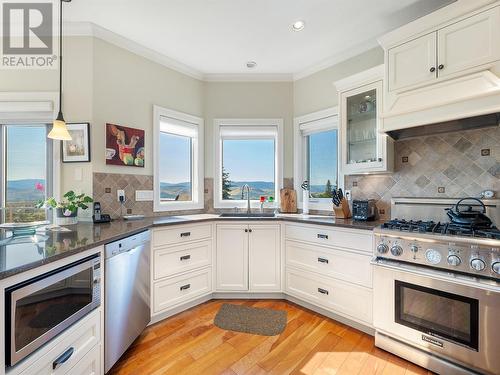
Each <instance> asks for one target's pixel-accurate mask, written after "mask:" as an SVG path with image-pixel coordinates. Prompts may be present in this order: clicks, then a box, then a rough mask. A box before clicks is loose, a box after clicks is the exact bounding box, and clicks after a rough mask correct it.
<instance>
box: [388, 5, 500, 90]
mask: <svg viewBox="0 0 500 375" xmlns="http://www.w3.org/2000/svg"><path fill="white" fill-rule="evenodd" d="M499 38H500V7H495V8H492V9H489V10H486V11H484V12H481V13H478V14H475V15H472V16H470V17H468V18H465V19H461V20H459V21H457V22H454V23H451V24H449V25H447V26H444V27H441V28H437V30H435V31H433V32H431V33H429V34H426V35H423V36H419V37H416V38H414V39H412V40H410V41H407V42H405V43H402V44H400V45H397V46H395V47H392V48H389V49H388V50H387V54H386V62H387V77H388V91H389V92H392V91H398V92H402V91H408V90H411V89H415V88H418V87H421V86H426V85H428V84H433V83H437V82H438V81H441V80H442V79H445V78H450V77H456V76H458V75H460V73H461V74H466V73H469V72H471V71H474V70H477V69H481V67H482V66H483V65H485V64H489V63H492V62H495V61H497V60H500V43H498V39H499Z"/></svg>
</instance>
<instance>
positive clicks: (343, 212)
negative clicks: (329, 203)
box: [333, 198, 352, 219]
mask: <svg viewBox="0 0 500 375" xmlns="http://www.w3.org/2000/svg"><path fill="white" fill-rule="evenodd" d="M333 211H334V212H335V217H336V218H338V219H349V218H351V217H352V215H351V210H350V208H349V203H348V202H347V200H346V199H345V198H343V199H342V200H341V201H340V206H339V207H337V206H335V205H333Z"/></svg>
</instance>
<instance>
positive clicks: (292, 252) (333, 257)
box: [285, 241, 372, 288]
mask: <svg viewBox="0 0 500 375" xmlns="http://www.w3.org/2000/svg"><path fill="white" fill-rule="evenodd" d="M285 247H286V264H287V266H292V267H295V268H301V269H304V270H306V271H312V272H318V273H320V274H321V275H325V276H331V277H335V278H337V279H341V280H344V281H349V282H352V283H355V284H359V285H362V286H366V287H368V288H371V287H372V265H371V264H370V260H371V255H362V254H358V253H352V252H350V251H344V250H338V249H334V248H332V249H329V248H324V247H320V246H315V245H307V244H304V243H300V242H293V241H286V246H285Z"/></svg>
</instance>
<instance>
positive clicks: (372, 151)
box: [335, 66, 394, 174]
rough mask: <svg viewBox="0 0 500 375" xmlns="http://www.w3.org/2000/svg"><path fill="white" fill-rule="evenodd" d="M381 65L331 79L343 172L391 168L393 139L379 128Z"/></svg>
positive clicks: (381, 170) (377, 171)
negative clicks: (336, 102)
mask: <svg viewBox="0 0 500 375" xmlns="http://www.w3.org/2000/svg"><path fill="white" fill-rule="evenodd" d="M383 74H384V68H383V66H378V67H375V68H373V69H369V70H367V71H365V72H362V73H359V74H356V75H353V76H351V77H348V78H345V79H343V80H341V81H337V82H335V86H336V87H337V90H338V92H339V105H340V139H341V143H340V144H341V159H342V172H343V174H358V173H382V172H391V171H392V168H393V164H394V163H393V141H392V139H391V138H390V137H388V136H387V135H385V134H382V133H381V132H380V130H381V128H382V126H381V121H382V120H381V112H382V101H383V98H382V91H383Z"/></svg>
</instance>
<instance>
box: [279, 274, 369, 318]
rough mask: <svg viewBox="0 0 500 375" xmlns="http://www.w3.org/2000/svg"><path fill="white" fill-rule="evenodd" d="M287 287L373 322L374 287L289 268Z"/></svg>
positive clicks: (299, 293) (310, 299)
mask: <svg viewBox="0 0 500 375" xmlns="http://www.w3.org/2000/svg"><path fill="white" fill-rule="evenodd" d="M286 290H287V293H289V294H290V295H292V296H295V297H297V298H300V299H304V300H306V301H309V302H311V303H313V304H315V305H318V306H321V307H324V308H326V309H328V310H331V311H332V312H336V313H339V314H341V315H343V316H345V317H347V318H351V319H354V320H360V321H362V322H364V323H367V324H370V325H371V324H372V309H373V301H372V299H373V297H372V290H371V289H368V288H364V287H361V286H357V285H352V284H350V283H346V282H344V281H340V280H336V279H330V278H328V277H322V276H319V275H315V274H311V273H309V272H304V271H299V270H294V269H292V268H288V269H287V271H286Z"/></svg>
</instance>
